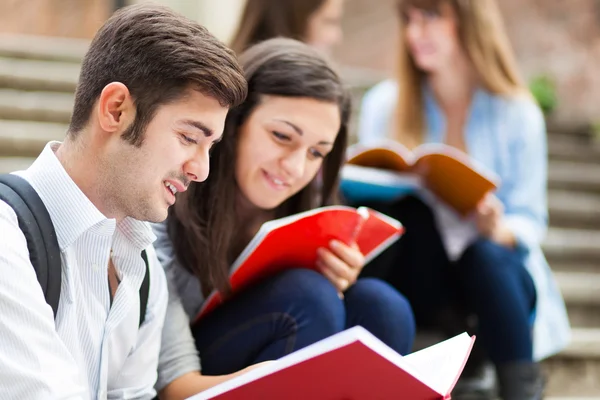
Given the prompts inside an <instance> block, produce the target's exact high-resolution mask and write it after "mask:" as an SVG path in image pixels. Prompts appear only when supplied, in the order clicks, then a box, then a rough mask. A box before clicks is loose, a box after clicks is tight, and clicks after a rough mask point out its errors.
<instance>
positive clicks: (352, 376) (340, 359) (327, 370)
mask: <svg viewBox="0 0 600 400" xmlns="http://www.w3.org/2000/svg"><path fill="white" fill-rule="evenodd" d="M474 340H475V337H470V336H469V335H468V334H466V333H463V334H461V335H458V336H456V337H454V338H451V339H448V340H446V341H444V342H441V343H438V344H436V345H434V346H431V347H428V348H426V349H423V350H421V351H418V352H416V353H413V354H410V355H408V356H405V357H402V356H401V355H399V354H398V353H396V352H395V351H394V350H392V349H391V348H389V347H388V346H386V345H385V344H384V343H383V342H381V341H380V340H379V339H377V338H376V337H375V336H373V335H372V334H371V333H369V332H368V331H367V330H365V329H364V328H362V327H360V326H356V327H353V328H350V329H347V330H345V331H343V332H340V333H338V334H336V335H333V336H331V337H329V338H326V339H324V340H321V341H319V342H317V343H314V344H312V345H310V346H307V347H305V348H303V349H301V350H298V351H296V352H294V353H292V354H289V355H288V356H285V357H283V358H281V359H279V360H277V361H275V362H272V363H269V364H266V365H264V366H261V367H258V368H256V369H254V370H251V371H249V372H247V373H246V374H243V375H240V376H238V377H236V378H234V379H231V380H229V381H226V382H224V383H222V384H220V385H217V386H215V387H213V388H211V389H209V390H207V391H205V392H202V393H200V394H198V395H195V396H193V397H191V398H190V399H188V400H205V399H218V400H242V399H244V400H245V399H286V400H295V399H298V400H300V399H302V400H305V399H314V400H403V399H405V400H442V399H450V396H451V392H452V389H453V388H454V386H455V384H456V382H457V381H458V378H459V376H460V374H461V373H462V370H463V368H464V366H465V364H466V361H467V359H468V357H469V354H470V352H471V349H472V346H473V342H474Z"/></svg>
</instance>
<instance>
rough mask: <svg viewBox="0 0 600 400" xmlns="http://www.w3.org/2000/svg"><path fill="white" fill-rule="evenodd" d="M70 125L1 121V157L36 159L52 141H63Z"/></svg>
mask: <svg viewBox="0 0 600 400" xmlns="http://www.w3.org/2000/svg"><path fill="white" fill-rule="evenodd" d="M67 129H68V125H65V124H57V123H50V122H26V121H9V120H0V156H13V157H14V156H29V157H36V156H37V155H38V154H39V153H40V151H41V150H42V148H43V147H44V145H45V144H46V143H48V142H49V141H51V140H62V138H64V136H65V134H66V132H67Z"/></svg>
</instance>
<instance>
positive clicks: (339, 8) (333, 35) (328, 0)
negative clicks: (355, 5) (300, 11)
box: [306, 0, 344, 52]
mask: <svg viewBox="0 0 600 400" xmlns="http://www.w3.org/2000/svg"><path fill="white" fill-rule="evenodd" d="M343 7H344V0H325V1H324V2H323V4H322V5H321V7H319V8H318V9H317V10H316V11H315V12H314V13H312V15H311V16H310V17H309V18H308V24H307V28H306V29H307V32H306V43H308V44H310V45H311V46H314V47H316V48H318V49H320V50H322V51H324V52H330V51H331V48H332V47H333V46H334V45H336V44H338V43H340V42H341V41H342V27H341V22H342V13H343Z"/></svg>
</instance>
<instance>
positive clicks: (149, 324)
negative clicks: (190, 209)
mask: <svg viewBox="0 0 600 400" xmlns="http://www.w3.org/2000/svg"><path fill="white" fill-rule="evenodd" d="M146 254H147V256H148V262H149V265H150V268H149V273H150V292H149V295H148V307H147V309H146V317H145V320H144V323H143V324H142V326H140V327H139V330H138V333H137V340H136V344H135V348H134V350H133V351H132V352H131V353H130V354H129V355H128V356H127V359H126V360H125V362H124V364H123V366H122V367H121V370H120V371H119V374H118V377H117V379H116V381H114V382H109V388H108V399H115V400H117V399H123V398H127V399H148V400H150V399H153V398H154V397H155V396H156V391H155V389H154V384H155V383H156V379H157V365H158V354H159V350H160V343H161V333H162V329H163V325H164V321H165V312H166V309H167V301H168V292H167V282H166V279H165V273H164V271H163V269H162V267H161V266H160V264H159V263H158V260H157V258H156V253H155V252H154V248H153V247H152V246H150V247H148V248H147V249H146ZM135 295H136V296H137V293H136V294H135ZM135 304H139V303H135Z"/></svg>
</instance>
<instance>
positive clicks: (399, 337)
mask: <svg viewBox="0 0 600 400" xmlns="http://www.w3.org/2000/svg"><path fill="white" fill-rule="evenodd" d="M345 302H346V313H347V315H348V325H361V326H363V327H364V328H366V329H367V330H369V331H370V332H371V333H373V334H374V335H375V336H377V337H378V338H379V339H380V340H382V341H383V342H384V343H386V344H387V345H388V346H390V347H392V348H393V349H394V350H396V351H397V352H399V353H400V354H406V353H408V352H409V351H410V349H411V348H412V343H413V340H414V337H415V330H416V328H415V318H414V314H413V311H412V307H411V305H410V303H409V302H408V300H407V299H406V298H405V297H404V296H403V295H402V294H401V293H400V292H398V291H397V290H396V289H395V288H393V287H392V286H390V285H389V284H388V283H386V282H384V281H382V280H380V279H376V278H362V279H359V280H358V281H357V282H356V283H355V284H354V285H353V286H352V287H351V288H350V289H348V291H347V292H346V295H345Z"/></svg>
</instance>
